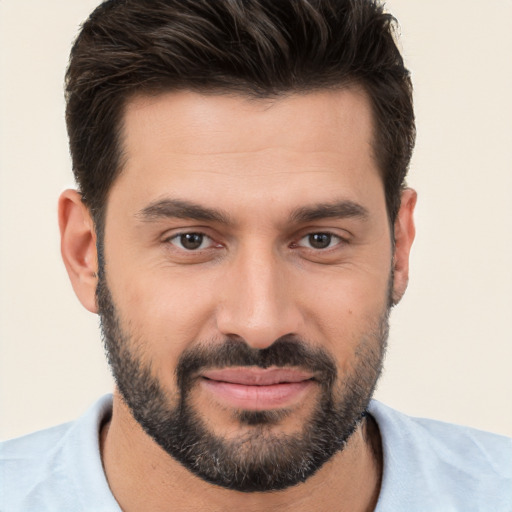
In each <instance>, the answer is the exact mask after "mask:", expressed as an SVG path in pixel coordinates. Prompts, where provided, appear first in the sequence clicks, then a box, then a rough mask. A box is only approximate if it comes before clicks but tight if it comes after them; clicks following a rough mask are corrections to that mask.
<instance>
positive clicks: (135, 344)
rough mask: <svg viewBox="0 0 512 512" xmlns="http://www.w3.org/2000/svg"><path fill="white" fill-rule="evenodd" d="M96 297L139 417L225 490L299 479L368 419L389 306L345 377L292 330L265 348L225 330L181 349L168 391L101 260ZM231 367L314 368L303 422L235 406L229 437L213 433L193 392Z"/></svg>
mask: <svg viewBox="0 0 512 512" xmlns="http://www.w3.org/2000/svg"><path fill="white" fill-rule="evenodd" d="M96 298H97V305H98V310H99V315H100V319H101V328H102V336H103V341H104V344H105V350H106V353H107V358H108V362H109V365H110V368H111V371H112V374H113V377H114V380H115V382H116V385H117V388H118V390H119V393H120V395H121V397H122V399H123V401H124V402H125V403H126V405H127V406H128V408H129V409H130V411H131V414H132V415H133V417H134V418H135V420H136V421H137V422H138V423H139V424H140V426H141V427H142V428H143V430H144V431H145V432H146V434H148V435H149V436H150V437H151V438H153V440H154V441H155V442H156V443H157V444H158V445H159V446H160V447H161V448H162V449H163V450H164V451H165V452H167V453H168V454H169V455H170V456H171V457H172V458H174V459H175V460H176V461H178V462H179V463H180V464H182V465H183V466H184V467H185V468H186V469H188V470H189V471H191V472H192V473H194V474H195V475H197V476H198V477H200V478H202V479H203V480H205V481H207V482H210V483H212V484H215V485H219V486H221V487H224V488H228V489H233V490H236V491H241V492H268V491H276V490H281V489H285V488H287V487H290V486H293V485H296V484H298V483H300V482H304V481H305V480H306V479H307V478H309V477H310V476H311V475H313V474H314V473H315V472H316V471H317V470H318V469H319V468H321V467H322V466H323V464H325V463H326V462H327V461H328V460H329V459H331V457H333V455H335V454H336V453H337V452H339V451H341V450H342V449H343V448H344V446H345V445H346V444H347V442H348V440H349V438H350V436H351V435H352V434H353V433H354V432H355V431H356V429H357V428H358V427H359V425H360V424H361V422H362V421H363V420H364V418H365V416H366V414H367V407H368V404H369V402H370V400H371V397H372V395H373V392H374V389H375V386H376V384H377V381H378V379H379V376H380V373H381V370H382V363H383V359H384V353H385V347H386V342H387V337H388V330H389V329H388V316H389V308H386V309H385V311H383V312H381V315H380V316H378V318H376V321H375V322H374V324H373V325H372V326H369V328H368V330H367V332H366V334H365V335H364V336H362V337H361V339H360V340H359V343H358V345H357V347H356V350H355V351H354V356H353V358H354V359H353V361H352V362H351V364H350V365H347V368H346V369H345V370H344V372H343V374H342V375H339V372H338V370H337V365H336V362H335V360H334V358H333V357H332V355H330V354H329V353H328V352H327V351H326V350H324V349H320V348H313V347H312V346H311V344H308V343H306V342H305V341H304V340H301V339H299V338H297V337H296V336H291V335H289V336H284V337H282V338H279V339H278V340H276V341H275V342H274V343H273V344H272V345H270V346H269V347H267V348H265V349H261V350H259V349H254V348H252V347H250V346H249V345H248V344H247V343H245V341H244V340H243V339H241V338H238V337H234V336H230V337H227V338H225V339H224V340H223V341H222V342H218V341H217V342H215V343H213V342H210V343H204V342H203V343H200V342H197V343H195V344H193V345H192V346H191V348H190V349H187V350H186V351H184V352H183V353H182V355H181V357H180V359H179V361H178V364H177V367H176V371H175V378H176V392H175V393H173V394H172V396H170V395H171V393H170V392H167V391H166V390H164V389H163V387H162V386H161V384H160V382H159V380H158V378H156V377H155V376H154V374H153V372H152V367H151V364H149V363H144V362H143V358H142V357H141V353H140V352H141V350H140V347H143V346H145V345H149V343H145V342H144V341H145V340H142V339H138V338H135V337H134V336H132V335H131V334H130V333H128V332H127V331H126V330H125V326H123V325H122V324H121V320H120V315H119V313H118V311H117V309H116V307H115V304H114V302H113V299H112V296H111V293H110V290H109V288H108V286H107V282H106V277H105V272H104V269H103V268H100V272H99V280H98V287H97V290H96ZM230 366H247V367H249V366H252V367H259V368H268V367H271V366H276V367H295V368H300V369H303V370H306V371H309V372H312V373H313V374H315V381H316V382H317V384H318V386H319V389H318V398H317V399H316V400H315V405H314V407H313V408H312V411H311V412H310V414H309V417H308V418H307V419H305V420H304V421H303V425H302V427H301V429H300V430H299V431H298V432H296V433H293V434H290V433H286V434H285V433H283V432H281V433H279V432H278V426H279V422H280V421H282V420H283V419H284V418H285V417H286V416H287V415H288V414H292V413H291V412H290V411H288V410H286V409H281V410H279V409H278V410H269V411H251V410H235V411H233V417H234V419H235V420H236V421H237V422H238V424H239V425H240V427H241V428H240V433H239V435H238V436H237V437H234V438H230V439H226V438H224V437H223V436H221V435H218V434H216V433H215V432H214V431H213V429H212V428H211V427H209V425H208V421H207V420H208V418H204V417H202V416H201V414H200V412H199V411H197V410H196V409H195V408H194V405H193V400H192V397H191V392H192V391H193V390H194V388H195V387H196V386H197V384H198V382H197V379H198V378H199V377H198V375H199V374H200V372H203V371H205V370H207V369H211V368H227V367H230Z"/></svg>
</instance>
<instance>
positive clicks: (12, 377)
mask: <svg viewBox="0 0 512 512" xmlns="http://www.w3.org/2000/svg"><path fill="white" fill-rule="evenodd" d="M97 3H98V1H97V0H73V1H72V2H70V1H69V0H45V1H44V2H40V1H36V0H2V1H0V74H1V80H0V123H1V125H0V126H1V128H0V129H1V133H0V164H1V165H0V438H6V437H10V436H14V435H19V434H23V433H26V432H30V431H32V430H35V429H39V428H43V427H46V426H49V425H52V424H55V423H59V422H63V421H67V420H71V419H73V418H75V417H77V416H78V415H80V414H81V413H82V412H83V411H84V410H85V409H86V408H87V407H88V406H89V405H90V404H91V403H92V402H93V401H94V400H95V399H96V398H97V397H98V396H99V395H100V394H102V393H105V392H108V391H110V390H111V388H112V382H111V378H110V376H109V371H108V368H107V365H106V363H105V362H104V355H103V348H102V344H101V341H100V334H99V329H98V320H97V318H96V316H95V315H92V314H90V313H88V312H87V311H86V310H85V309H83V308H82V306H81V305H80V303H79V302H78V300H77V299H76V298H75V296H74V294H73V291H72V289H71V286H70V284H69V282H68V278H67V275H66V272H65V270H64V266H63V264H62V263H61V260H60V253H59V235H58V228H57V215H56V205H57V198H58V196H59V194H60V192H61V191H62V190H63V189H64V188H66V187H69V186H73V177H72V174H71V166H70V159H69V156H68V148H67V138H66V132H65V125H64V101H63V75H64V70H65V67H66V63H67V58H68V53H69V49H70V45H71V42H72V40H73V39H74V37H75V35H76V33H77V30H78V27H79V24H80V23H81V22H82V21H83V20H84V19H85V18H86V16H87V15H88V14H89V12H90V11H91V10H92V9H93V8H94V7H95V6H96V5H97ZM387 6H388V9H389V10H390V11H391V12H392V13H393V14H395V16H396V17H397V18H398V19H399V21H400V24H401V32H402V39H401V41H402V42H401V44H402V46H403V53H404V56H405V59H406V62H407V64H408V66H409V68H410V69H411V70H412V76H413V81H414V84H415V90H416V95H415V98H416V113H417V126H418V141H417V147H416V152H415V155H414V158H413V161H412V164H411V171H410V177H409V184H410V185H411V186H413V187H414V188H416V189H417V190H418V193H419V202H418V208H417V214H416V223H417V239H416V243H415V247H414V249H413V253H412V264H411V280H410V285H409V290H408V292H407V293H406V296H405V298H404V300H403V301H402V303H401V304H400V305H399V306H398V307H397V308H396V309H395V310H394V312H393V313H392V319H391V336H390V341H389V350H388V356H387V361H386V366H385V372H384V375H383V377H382V379H381V381H380V384H379V389H378V391H377V398H379V399H381V400H383V401H385V402H387V403H388V404H389V405H391V406H394V407H396V408H399V409H401V410H403V411H405V412H407V413H410V414H412V415H418V416H428V417H433V418H438V419H442V420H446V421H451V422H456V423H463V424H468V425H472V426H475V427H478V428H482V429H486V430H491V431H495V432H499V433H503V434H508V435H512V372H511V369H510V368H511V363H512V334H511V325H510V324H511V317H512V300H511V293H512V270H511V262H512V199H511V193H512V63H511V55H512V31H511V30H510V26H511V23H512V0H487V1H486V2H485V3H483V2H479V1H476V0H431V1H429V2H419V1H414V0H390V1H389V2H388V3H387Z"/></svg>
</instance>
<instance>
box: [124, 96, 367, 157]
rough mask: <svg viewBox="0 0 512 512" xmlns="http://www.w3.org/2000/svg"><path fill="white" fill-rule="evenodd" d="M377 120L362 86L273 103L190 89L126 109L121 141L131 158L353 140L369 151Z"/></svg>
mask: <svg viewBox="0 0 512 512" xmlns="http://www.w3.org/2000/svg"><path fill="white" fill-rule="evenodd" d="M372 133H373V119H372V113H371V107H370V101H369V98H368V96H367V95H366V93H365V92H364V91H363V89H362V88H360V87H358V88H356V87H354V88H344V89H337V90H323V91H317V92H310V93H303V94H289V95H282V96H277V97H273V98H249V97H245V96H239V95H233V94H199V93H194V92H191V91H179V92H169V93H163V94H159V95H155V96H147V95H138V96H135V97H132V98H131V99H130V100H129V101H128V102H127V104H126V107H125V112H124V123H123V135H124V141H125V149H127V151H128V156H130V157H132V158H133V157H136V156H137V154H138V153H139V152H144V151H145V150H147V149H153V150H154V149H157V148H156V146H159V147H158V149H162V148H161V143H162V142H172V147H170V149H179V151H180V152H183V153H191V154H192V153H193V154H208V153H210V154H211V153H222V152H227V153H235V152H243V151H246V150H251V151H258V150H265V149H270V148H273V147H276V146H278V145H279V147H280V148H281V149H290V150H300V151H303V152H319V151H322V150H328V151H332V150H333V149H336V148H337V149H338V150H340V151H346V150H347V149H348V148H349V147H350V146H352V144H353V143H354V142H356V141H358V142H362V143H363V144H365V145H366V146H365V147H364V148H363V147H360V144H358V148H359V149H365V150H366V151H365V153H368V154H371V152H372V147H371V146H372V139H373V137H372Z"/></svg>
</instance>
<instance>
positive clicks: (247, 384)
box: [201, 367, 315, 411]
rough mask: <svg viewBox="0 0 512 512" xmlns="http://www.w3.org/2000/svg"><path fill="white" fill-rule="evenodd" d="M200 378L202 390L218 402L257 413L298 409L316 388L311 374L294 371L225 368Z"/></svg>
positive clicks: (287, 369) (291, 369) (203, 374)
mask: <svg viewBox="0 0 512 512" xmlns="http://www.w3.org/2000/svg"><path fill="white" fill-rule="evenodd" d="M201 377H202V378H201V384H202V386H203V388H204V389H206V390H207V392H208V393H210V394H211V395H212V396H213V398H214V399H215V400H216V401H218V402H220V403H222V404H223V405H228V406H231V407H234V408H237V409H244V410H254V411H262V410H271V409H279V408H284V407H290V406H292V405H295V404H297V403H298V402H299V401H300V400H301V399H302V398H303V397H304V396H305V394H306V393H307V392H308V390H309V389H311V388H312V387H313V386H314V385H315V379H314V375H313V374H312V373H311V372H307V371H304V370H299V369H294V368H265V369H263V368H257V367H236V368H224V369H216V370H208V371H205V372H203V373H202V374H201Z"/></svg>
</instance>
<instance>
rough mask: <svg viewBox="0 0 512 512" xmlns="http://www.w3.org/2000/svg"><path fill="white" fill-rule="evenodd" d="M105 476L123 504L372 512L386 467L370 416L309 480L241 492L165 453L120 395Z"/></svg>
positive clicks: (131, 507) (105, 434) (109, 431)
mask: <svg viewBox="0 0 512 512" xmlns="http://www.w3.org/2000/svg"><path fill="white" fill-rule="evenodd" d="M101 453H102V460H103V466H104V469H105V473H106V476H107V480H108V483H109V486H110V489H111V490H112V493H113V494H114V497H115V498H116V500H117V501H118V503H119V504H120V506H121V508H122V510H123V511H124V512H132V511H137V510H148V511H151V512H153V511H155V512H156V511H158V512H160V511H161V512H165V511H170V510H172V511H178V512H180V511H191V510H211V511H219V512H220V511H226V510H244V511H247V512H259V511H266V512H271V511H274V510H276V511H277V510H279V511H284V512H285V511H288V510H292V509H293V511H294V512H302V511H304V512H305V511H308V512H309V511H311V510H315V511H350V512H359V511H361V512H370V511H372V510H374V508H375V505H376V503H377V499H378V495H379V490H380V481H381V474H382V455H381V444H380V435H379V431H378V427H377V425H376V423H375V421H374V420H373V418H371V417H367V418H365V420H364V421H363V422H362V423H361V424H360V426H359V428H358V429H357V430H356V432H354V434H353V435H352V436H351V437H350V439H349V440H348V442H347V444H346V446H345V448H344V449H343V450H342V451H341V452H339V453H337V454H336V455H334V456H333V457H332V459H331V460H329V461H328V462H327V463H326V464H324V465H323V466H322V468H320V469H319V470H318V471H317V472H316V473H315V474H314V475H313V476H311V477H310V478H309V479H308V480H307V481H306V482H304V483H301V484H298V485H296V486H293V487H290V488H288V489H285V490H282V491H277V492H267V493H244V492H238V491H233V490H228V489H224V488H222V487H218V486H215V485H212V484H210V483H207V482H205V481H203V480H201V479H200V478H199V477H197V476H195V475H194V474H192V473H191V472H190V471H188V470H187V469H186V468H184V467H183V466H182V465H181V464H179V463H178V462H176V461H175V460H174V459H173V458H171V457H170V456H169V455H168V454H167V453H165V452H164V451H163V450H162V449H161V448H160V447H159V446H158V445H157V444H156V443H155V442H154V441H153V439H151V438H150V437H149V436H148V435H147V434H146V433H145V432H144V431H143V430H142V428H141V427H140V426H139V425H138V423H137V422H136V421H135V420H134V418H133V417H132V415H131V413H130V411H129V410H128V408H127V406H126V405H125V404H124V402H122V400H121V399H120V397H119V395H117V394H116V395H114V408H113V414H112V419H111V421H110V422H109V423H108V424H106V425H105V426H104V427H103V429H102V432H101Z"/></svg>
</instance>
